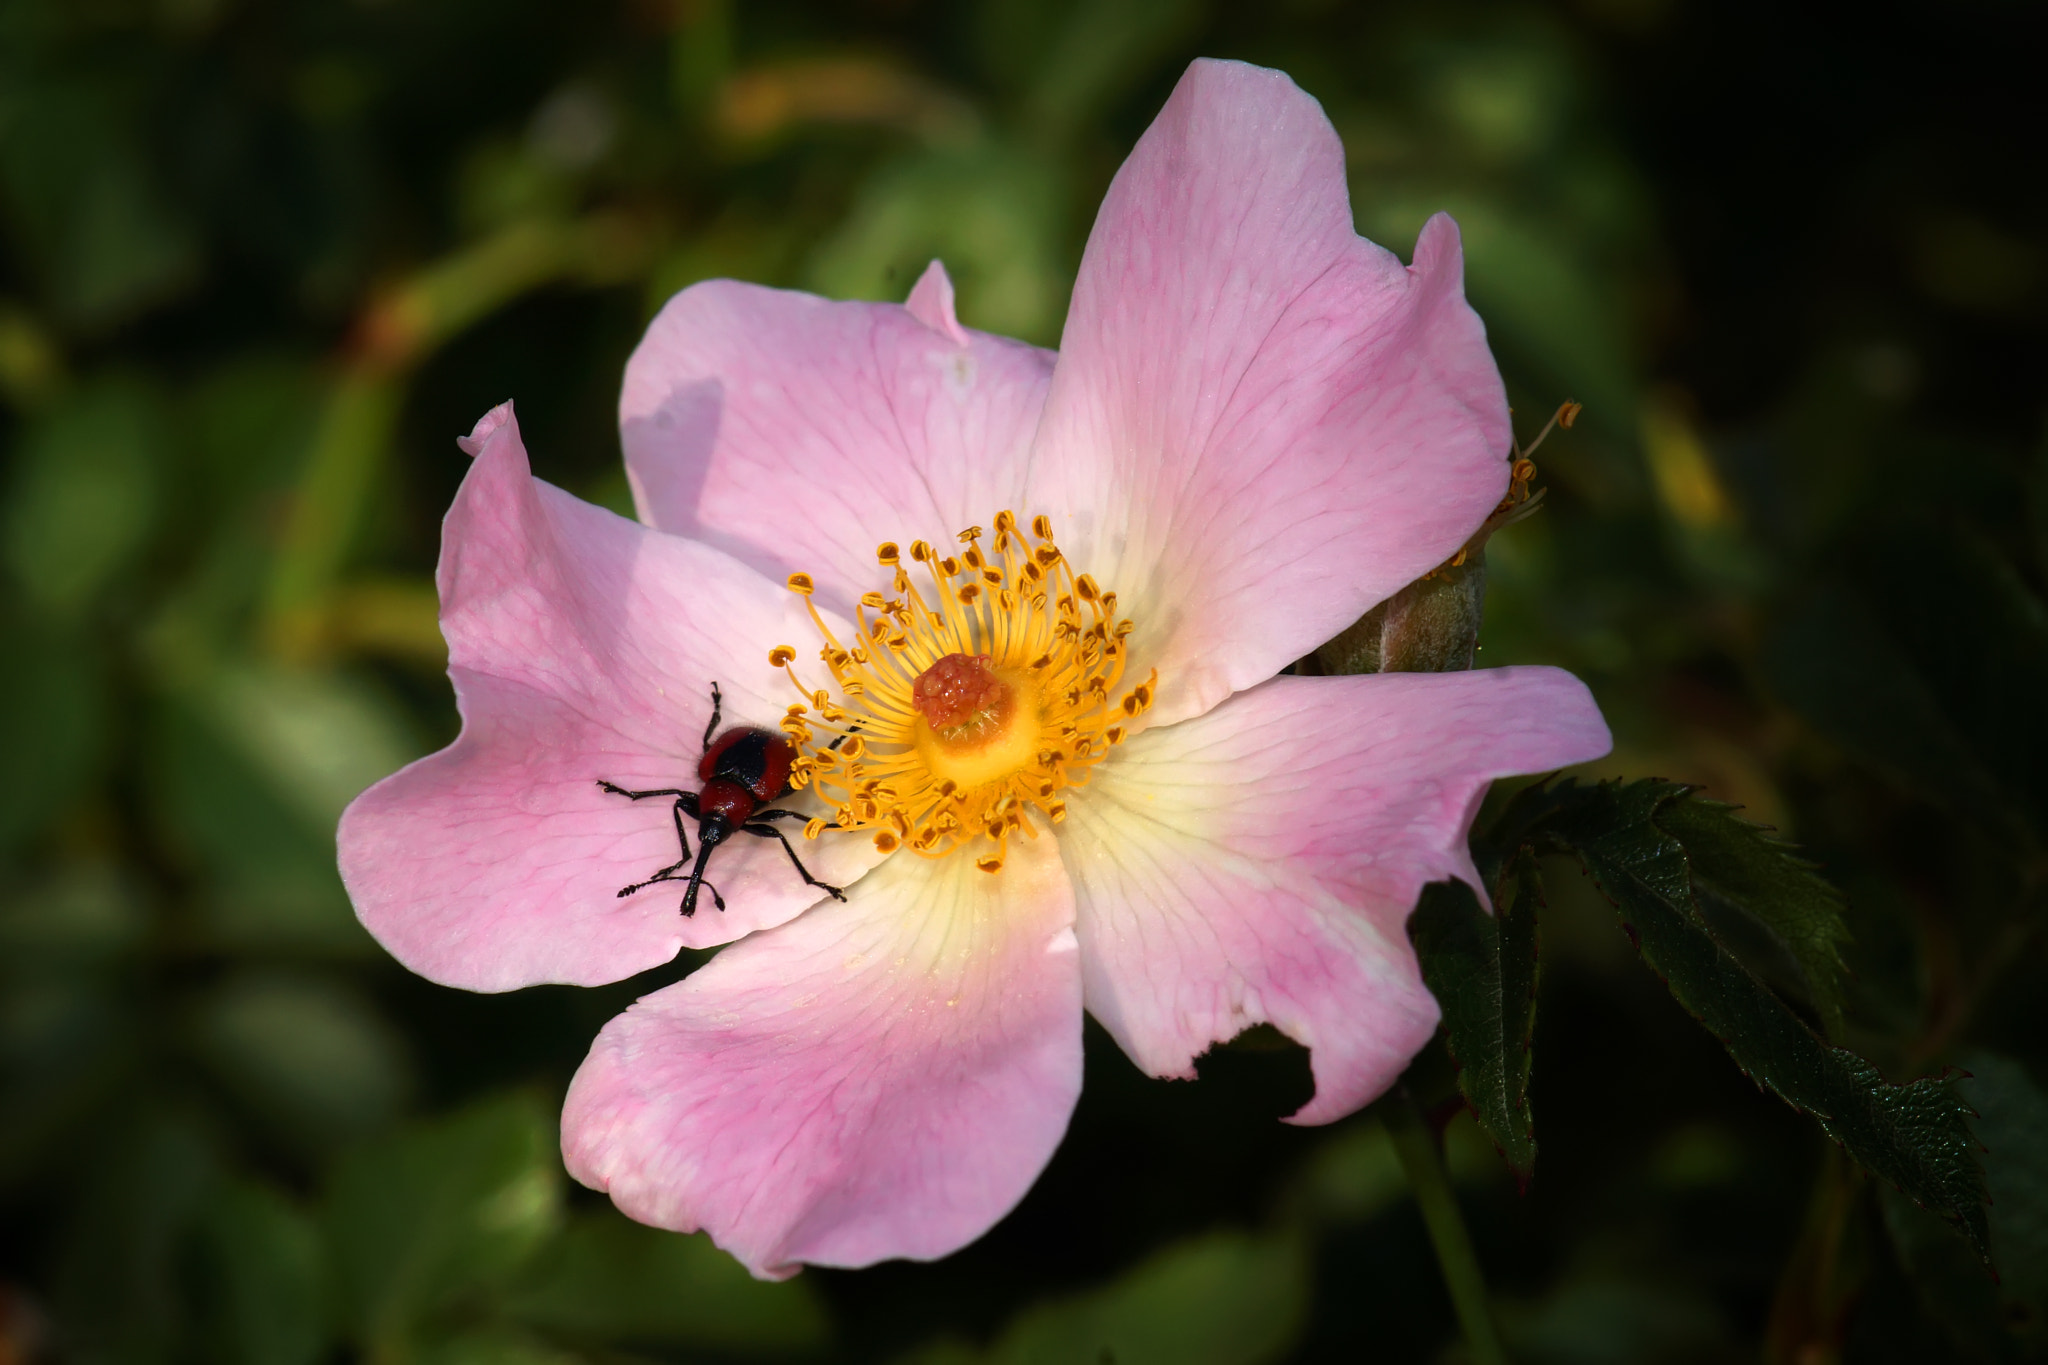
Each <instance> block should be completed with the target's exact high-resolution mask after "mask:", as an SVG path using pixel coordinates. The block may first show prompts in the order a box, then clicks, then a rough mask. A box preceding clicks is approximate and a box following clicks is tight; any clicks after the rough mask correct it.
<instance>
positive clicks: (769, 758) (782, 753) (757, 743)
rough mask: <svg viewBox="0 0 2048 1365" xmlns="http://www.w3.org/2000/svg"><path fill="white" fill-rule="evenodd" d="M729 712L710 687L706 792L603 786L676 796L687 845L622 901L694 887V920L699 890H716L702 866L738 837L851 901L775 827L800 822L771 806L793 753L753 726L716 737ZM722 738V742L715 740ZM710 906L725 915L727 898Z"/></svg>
mask: <svg viewBox="0 0 2048 1365" xmlns="http://www.w3.org/2000/svg"><path fill="white" fill-rule="evenodd" d="M724 704H725V698H724V697H722V696H720V695H719V692H718V684H717V683H713V684H711V722H710V724H708V725H706V726H705V727H704V757H703V758H701V759H699V760H698V762H697V780H698V781H699V782H701V783H703V786H702V787H701V788H699V789H698V790H696V791H693V792H692V791H684V790H682V789H681V788H679V787H660V788H657V789H655V790H653V791H644V792H636V791H627V790H626V789H625V788H624V787H621V786H618V785H616V784H614V783H611V782H605V781H602V780H600V781H599V782H598V784H597V785H598V786H599V787H602V788H603V789H604V790H605V791H608V792H610V793H611V794H612V795H614V796H624V797H629V798H631V799H632V800H635V801H644V800H646V799H647V798H648V797H650V796H673V797H674V798H675V805H674V806H673V807H672V808H671V811H670V813H671V814H672V815H673V816H674V818H675V822H676V839H677V841H678V842H680V843H681V844H682V851H683V856H682V857H680V858H678V859H677V860H676V861H674V862H672V863H670V864H669V865H668V866H667V867H664V868H662V869H661V870H660V871H659V872H657V873H655V874H654V875H653V876H652V877H649V878H648V879H647V880H646V881H644V882H634V883H633V884H632V885H631V886H622V887H620V888H619V895H620V896H622V897H623V896H630V895H632V894H633V893H634V892H635V891H644V890H646V889H647V888H648V887H650V886H653V885H654V884H655V883H656V882H680V881H687V882H688V883H689V887H688V889H687V890H685V891H684V892H683V913H684V914H685V915H694V914H696V913H697V889H698V888H699V887H703V886H711V883H710V882H707V881H705V880H704V866H705V864H706V863H708V862H710V861H711V850H712V849H714V848H717V847H718V846H719V845H720V844H722V843H724V842H725V841H726V840H727V839H730V838H731V837H732V836H733V835H734V834H735V833H742V834H751V835H753V836H754V837H755V838H757V839H780V840H782V849H783V852H785V853H787V854H789V861H790V862H791V863H793V864H795V865H796V871H797V875H798V876H799V877H802V878H803V879H804V881H805V882H806V883H808V884H809V885H811V886H815V887H817V888H818V889H819V890H820V891H825V892H829V893H830V894H831V895H832V896H833V897H834V898H836V899H838V900H842V901H843V900H845V899H846V896H845V894H844V893H843V892H841V890H840V889H839V888H838V887H836V886H827V885H825V883H823V882H821V881H819V880H818V879H817V878H816V877H813V876H812V875H811V874H810V870H809V869H808V868H806V867H805V866H804V864H803V860H802V859H801V858H799V857H797V856H796V849H794V848H793V847H791V846H790V842H789V839H788V838H787V837H786V836H785V835H784V834H783V832H782V831H781V830H779V829H777V828H776V827H775V826H774V825H773V824H772V823H770V822H771V821H775V820H802V819H805V818H806V817H805V816H804V814H803V813H802V812H801V811H793V810H778V809H774V808H772V807H770V806H769V803H770V802H772V801H777V800H780V799H781V798H782V797H784V796H786V795H788V793H789V765H790V764H791V762H793V761H794V760H795V758H796V746H795V745H793V744H791V743H790V742H789V741H788V740H787V739H784V738H783V737H782V736H781V735H778V734H776V733H775V732H774V731H773V730H763V729H760V728H758V727H756V726H751V725H750V726H742V727H738V728H735V729H731V730H727V731H726V732H725V733H724V734H722V735H721V734H718V717H719V713H720V710H721V709H722V707H723V706H724ZM713 735H717V738H716V739H714V738H712V736H713ZM685 815H687V816H689V817H690V818H691V819H692V820H695V821H696V822H697V857H696V862H695V865H694V866H692V865H691V862H690V836H689V835H687V834H685V833H684V832H683V817H684V816H685ZM686 866H689V867H690V875H689V876H688V877H687V878H684V877H679V876H677V875H676V874H677V873H679V872H681V871H682V870H683V868H684V867H686ZM711 901H712V903H713V904H714V905H716V906H717V907H718V908H719V909H720V910H723V909H725V897H723V896H721V895H719V894H718V888H717V887H715V886H711Z"/></svg>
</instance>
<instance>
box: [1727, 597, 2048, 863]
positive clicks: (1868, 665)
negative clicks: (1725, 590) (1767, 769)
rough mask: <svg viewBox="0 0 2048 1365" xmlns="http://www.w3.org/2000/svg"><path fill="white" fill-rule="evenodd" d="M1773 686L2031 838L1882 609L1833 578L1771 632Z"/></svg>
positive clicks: (1943, 794)
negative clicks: (1888, 624) (1885, 621)
mask: <svg viewBox="0 0 2048 1365" xmlns="http://www.w3.org/2000/svg"><path fill="white" fill-rule="evenodd" d="M1760 661H1761V663H1762V665H1763V668H1764V673H1765V676H1766V677H1767V678H1768V679H1769V681H1770V685H1771V687H1772V689H1773V690H1774V691H1775V692H1777V694H1778V695H1779V696H1780V697H1782V698H1783V699H1784V700H1785V701H1786V703H1787V704H1789V705H1790V706H1791V707H1792V708H1793V709H1794V710H1796V711H1798V712H1799V713H1800V715H1801V716H1803V717H1804V718H1805V719H1806V720H1807V721H1808V722H1809V723H1811V724H1812V725H1813V726H1814V728H1815V729H1817V730H1819V731H1820V732H1821V733H1822V734H1823V735H1825V736H1827V738H1829V739H1830V740H1832V741H1833V742H1835V743H1836V744H1839V745H1841V746H1842V747H1843V748H1844V749H1846V750H1848V751H1849V752H1850V753H1852V754H1854V755H1855V756H1856V757H1857V758H1859V759H1861V760H1862V761H1863V762H1865V763H1867V764H1868V765H1869V766H1870V767H1872V768H1873V769H1875V770H1876V771H1878V772H1880V773H1883V774H1885V775H1886V776H1888V777H1890V778H1891V780H1892V781H1893V782H1895V783H1897V784H1898V785H1899V786H1900V787H1902V788H1904V789H1906V790H1909V791H1911V792H1913V793H1914V794H1915V795H1916V796H1919V797H1922V798H1925V799H1928V800H1932V801H1936V802H1939V803H1941V804H1942V805H1944V806H1946V807H1948V808H1949V809H1950V810H1951V811H1952V812H1954V813H1955V814H1956V815H1957V816H1958V817H1959V818H1961V819H1964V820H1966V821H1969V822H1971V823H1973V824H1975V825H1978V826H1980V827H1981V828H1984V829H1986V830H1987V831H1990V832H1992V833H1994V834H1997V835H2000V836H2002V837H2003V838H2004V839H2006V840H2007V841H2009V842H2011V843H2013V844H2015V845H2018V846H2021V847H2024V846H2025V845H2026V843H2027V842H2028V839H2029V837H2030V836H2029V834H2028V832H2027V830H2026V828H2025V821H2024V820H2023V819H2022V818H2021V817H2020V815H2019V813H2018V812H2017V811H2016V810H2015V809H2014V808H2013V805H2012V802H2011V801H2010V799H2009V798H2008V796H2007V795H2006V793H2005V791H2004V790H2003V789H2002V788H2001V786H2000V785H1999V782H1998V779H1997V778H1996V777H1995V776H1994V775H1993V774H1992V772H1991V771H1990V769H1989V768H1988V767H1987V766H1986V765H1985V763H1984V762H1983V761H1982V759H1981V757H1980V756H1979V755H1978V753H1976V752H1975V751H1973V749H1972V748H1971V745H1970V742H1969V740H1968V738H1967V737H1966V736H1965V735H1964V734H1963V732H1962V730H1961V729H1960V728H1959V726H1958V725H1957V723H1956V718H1955V716H1954V714H1953V712H1952V710H1950V709H1949V708H1947V707H1945V706H1944V704H1943V699H1942V698H1941V697H1940V696H1939V695H1938V694H1937V693H1936V691H1935V689H1934V688H1933V686H1932V685H1931V684H1930V682H1929V680H1928V679H1927V677H1926V676H1925V675H1924V674H1923V673H1922V672H1921V670H1920V669H1919V668H1918V667H1917V666H1916V664H1915V663H1914V661H1913V660H1912V659H1911V658H1909V657H1908V655H1907V653H1906V651H1905V650H1904V649H1902V648H1901V647H1900V646H1899V644H1898V642H1897V641H1896V640H1895V639H1894V638H1893V636H1892V634H1891V633H1890V632H1889V631H1888V630H1886V629H1885V626H1884V624H1883V623H1882V622H1881V621H1880V620H1879V619H1878V617H1877V614H1876V613H1875V612H1874V611H1872V610H1871V609H1870V608H1869V607H1868V606H1866V605H1865V604H1864V603H1863V602H1862V601H1861V600H1860V598H1859V597H1857V596H1856V595H1855V594H1853V593H1851V592H1849V591H1848V590H1846V589H1844V588H1842V587H1840V586H1838V585H1824V586H1822V587H1821V588H1820V589H1818V590H1816V591H1815V592H1814V593H1813V594H1812V595H1811V596H1809V597H1808V598H1806V599H1805V600H1804V601H1802V602H1801V603H1799V604H1798V605H1797V606H1796V607H1795V608H1794V609H1793V610H1792V611H1791V612H1789V613H1788V614H1787V615H1786V616H1785V617H1784V618H1783V619H1782V620H1780V621H1779V622H1778V623H1777V624H1776V626H1775V627H1774V628H1773V629H1772V630H1771V631H1770V632H1769V633H1768V634H1767V635H1766V637H1765V639H1764V641H1763V646H1762V649H1761V651H1760Z"/></svg>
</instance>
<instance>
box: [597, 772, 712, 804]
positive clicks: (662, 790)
mask: <svg viewBox="0 0 2048 1365" xmlns="http://www.w3.org/2000/svg"><path fill="white" fill-rule="evenodd" d="M597 785H598V786H599V787H601V788H603V789H604V790H605V791H608V792H610V793H611V794H612V795H613V796H628V797H631V798H632V799H633V800H635V801H644V800H646V799H647V798H648V797H650V796H695V795H696V794H697V793H695V792H686V791H684V790H683V789H682V788H681V787H656V788H655V789H654V790H652V791H644V792H629V791H627V790H626V789H625V788H624V787H621V786H620V785H618V784H617V783H616V782H606V781H605V780H604V779H602V778H599V779H598V783H597Z"/></svg>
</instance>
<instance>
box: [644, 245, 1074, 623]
mask: <svg viewBox="0 0 2048 1365" xmlns="http://www.w3.org/2000/svg"><path fill="white" fill-rule="evenodd" d="M951 294H952V285H951V283H950V282H949V281H948V280H947V279H946V277H945V272H944V270H943V269H942V268H940V267H939V266H938V265H937V263H936V262H934V264H933V267H932V269H931V270H928V271H927V272H926V273H925V276H924V278H923V279H922V280H920V281H919V283H918V286H917V290H916V291H915V292H914V293H913V295H912V306H911V307H909V308H905V307H903V306H901V305H899V304H893V303H891V304H883V303H833V302H828V301H827V300H825V299H821V298H817V297H815V296H813V295H810V294H797V293H786V292H783V291H781V290H774V289H763V288H759V287H757V286H755V285H748V284H738V283H735V282H733V281H731V280H712V281H710V282H708V283H705V284H700V285H695V286H693V287H691V288H689V289H686V290H684V291H683V292H682V293H680V294H678V295H676V296H675V297H674V298H673V299H670V300H669V302H668V306H667V307H665V308H663V309H662V310H661V315H660V316H659V317H657V318H656V319H655V320H654V323H653V325H652V326H650V327H649V328H648V329H647V336H646V339H645V340H643V341H642V342H641V343H640V347H639V349H638V350H636V351H635V352H634V353H633V358H632V360H631V361H629V362H628V363H627V366H626V385H625V391H624V393H623V394H622V395H621V396H620V399H619V422H620V428H621V432H622V435H623V439H624V441H625V447H626V468H627V472H628V474H629V476H630V477H631V479H632V483H633V492H634V498H635V500H636V503H637V505H638V507H639V509H640V516H641V518H642V519H643V520H645V521H646V522H647V523H648V524H649V525H651V526H658V527H660V528H661V529H663V530H666V531H675V532H678V533H681V534H684V535H689V536H692V537H695V538H698V539H701V540H704V541H706V542H707V543H709V544H713V545H717V546H719V547H720V548H723V549H726V550H728V551H730V552H731V553H733V554H735V555H737V556H739V557H740V558H743V559H745V560H746V561H747V562H749V563H751V564H755V565H757V566H759V567H760V568H761V569H763V571H764V572H767V573H769V574H770V575H771V576H774V577H777V578H780V577H783V576H785V575H787V574H788V573H790V572H791V571H794V570H801V571H803V572H807V573H810V574H811V575H813V577H814V578H816V580H817V583H818V586H819V590H820V593H821V595H822V597H823V599H824V600H826V601H829V602H833V603H836V604H838V605H839V606H841V607H846V606H848V605H849V604H850V603H851V602H853V601H854V600H856V599H858V598H859V596H860V595H861V593H863V592H866V591H868V590H870V589H880V588H885V587H887V585H888V581H887V577H886V574H885V572H884V571H883V570H881V569H879V568H877V567H876V564H875V547H876V546H877V545H878V544H880V543H881V542H883V541H885V540H887V541H896V542H898V543H900V544H904V545H908V544H909V543H910V542H911V541H913V540H919V539H923V540H929V541H933V542H935V543H936V542H941V541H949V540H951V539H952V537H953V535H954V533H955V532H957V531H960V530H962V529H964V528H966V527H968V526H986V525H988V524H989V522H990V520H991V519H992V518H993V517H994V516H995V514H996V513H997V512H999V511H1002V510H1004V509H1005V508H1009V509H1012V510H1015V511H1017V512H1018V513H1019V515H1023V514H1024V513H1023V508H1022V507H1021V506H1020V505H1019V503H1020V500H1021V499H1022V498H1023V495H1024V481H1023V470H1024V455H1025V451H1026V449H1027V448H1028V446H1029V444H1030V441H1031V433H1032V431H1033V430H1034V428H1035V427H1036V426H1037V423H1038V412H1039V407H1040V405H1041V404H1042V403H1043V401H1044V397H1045V385H1046V380H1047V376H1048V375H1049V373H1050V372H1051V367H1052V356H1051V355H1050V354H1049V353H1047V352H1045V351H1041V350H1038V349H1037V348H1036V347H1032V346H1026V345H1024V344H1022V343H1021V342H1014V341H1007V340H1004V339H1003V338H1001V337H994V336H989V335H988V334H986V333H984V332H971V331H966V330H965V329H962V328H961V327H960V325H959V322H958V320H957V319H955V318H954V317H953V315H952V307H951ZM1027 519H1028V518H1027Z"/></svg>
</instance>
